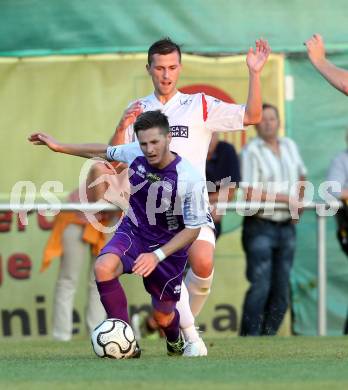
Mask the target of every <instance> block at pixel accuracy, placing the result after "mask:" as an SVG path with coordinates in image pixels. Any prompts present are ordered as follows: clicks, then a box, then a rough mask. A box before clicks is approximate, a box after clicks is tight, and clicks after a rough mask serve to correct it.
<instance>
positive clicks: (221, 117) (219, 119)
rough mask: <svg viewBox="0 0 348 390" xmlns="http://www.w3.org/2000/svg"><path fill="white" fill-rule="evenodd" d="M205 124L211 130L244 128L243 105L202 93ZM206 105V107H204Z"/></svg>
mask: <svg viewBox="0 0 348 390" xmlns="http://www.w3.org/2000/svg"><path fill="white" fill-rule="evenodd" d="M202 102H203V111H205V114H204V115H205V117H206V119H205V125H206V127H207V128H208V129H209V130H211V131H235V130H243V128H244V124H243V121H244V113H245V105H240V104H231V103H225V102H223V101H222V100H219V99H216V98H214V97H212V96H207V95H202ZM204 105H206V108H205V107H204Z"/></svg>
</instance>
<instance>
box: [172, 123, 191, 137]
mask: <svg viewBox="0 0 348 390" xmlns="http://www.w3.org/2000/svg"><path fill="white" fill-rule="evenodd" d="M170 132H171V133H172V137H181V138H188V134H189V128H188V126H180V125H178V126H170Z"/></svg>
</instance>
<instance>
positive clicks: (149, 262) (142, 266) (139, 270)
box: [132, 252, 159, 278]
mask: <svg viewBox="0 0 348 390" xmlns="http://www.w3.org/2000/svg"><path fill="white" fill-rule="evenodd" d="M134 263H135V265H134V267H133V269H132V271H133V272H134V273H135V274H136V275H140V276H143V277H144V278H146V277H147V276H149V275H150V274H151V272H152V271H153V270H154V269H155V268H156V267H157V264H158V263H159V259H158V257H157V256H156V255H155V254H154V253H153V252H151V253H142V254H141V255H139V256H138V258H137V259H136V260H135V262H134Z"/></svg>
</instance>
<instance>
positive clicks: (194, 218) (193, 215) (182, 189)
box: [177, 160, 208, 229]
mask: <svg viewBox="0 0 348 390" xmlns="http://www.w3.org/2000/svg"><path fill="white" fill-rule="evenodd" d="M177 171H178V196H179V197H180V199H181V207H182V210H181V212H182V216H183V220H184V224H185V227H186V228H189V229H196V228H199V227H202V226H204V225H207V223H208V218H207V209H206V202H205V197H204V192H205V180H204V178H203V177H201V176H200V175H199V173H198V172H197V171H196V170H195V169H194V168H193V167H192V166H191V165H190V164H189V163H188V162H186V160H182V161H181V162H180V163H179V164H178V165H177Z"/></svg>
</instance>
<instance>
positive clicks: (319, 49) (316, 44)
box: [305, 34, 325, 65]
mask: <svg viewBox="0 0 348 390" xmlns="http://www.w3.org/2000/svg"><path fill="white" fill-rule="evenodd" d="M305 45H306V47H307V54H308V57H309V59H310V61H311V62H312V64H313V65H315V64H316V63H318V62H320V61H322V60H324V59H325V46H324V40H323V38H322V36H321V35H319V34H314V35H313V36H312V37H311V38H309V39H308V41H306V42H305Z"/></svg>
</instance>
